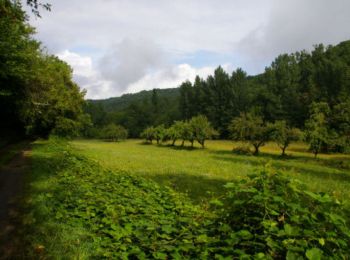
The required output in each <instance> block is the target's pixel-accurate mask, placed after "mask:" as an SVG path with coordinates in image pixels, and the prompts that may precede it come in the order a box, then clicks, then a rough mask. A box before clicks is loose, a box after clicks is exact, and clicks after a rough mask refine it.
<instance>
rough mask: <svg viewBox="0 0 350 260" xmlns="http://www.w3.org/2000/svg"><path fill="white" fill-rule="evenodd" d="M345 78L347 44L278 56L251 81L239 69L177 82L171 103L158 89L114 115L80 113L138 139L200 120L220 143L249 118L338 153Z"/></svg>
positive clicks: (347, 136) (344, 122)
mask: <svg viewBox="0 0 350 260" xmlns="http://www.w3.org/2000/svg"><path fill="white" fill-rule="evenodd" d="M349 75H350V41H345V42H342V43H340V44H338V45H336V46H327V47H325V46H323V45H322V44H320V45H316V46H315V47H314V49H313V50H312V51H311V52H308V51H300V52H296V53H292V54H282V55H279V56H278V57H277V58H276V59H275V60H274V61H273V62H272V64H271V65H270V66H269V67H266V69H265V71H264V73H262V74H259V75H256V76H249V75H247V73H246V72H245V71H244V70H242V69H241V68H238V69H236V70H235V71H233V72H232V73H231V74H228V73H227V72H226V71H225V70H223V68H222V67H218V68H217V69H216V70H215V71H214V74H213V75H210V76H208V77H207V78H206V79H202V78H200V77H199V76H197V77H196V78H195V80H194V82H193V83H192V82H190V81H186V82H183V83H182V84H181V86H180V88H179V89H178V91H179V95H177V96H176V97H174V98H172V97H171V96H166V97H164V98H159V95H158V93H162V90H156V89H154V90H153V91H152V95H151V96H150V97H147V98H146V97H145V98H144V99H141V100H139V101H137V102H132V103H131V104H129V106H127V107H126V108H124V109H122V110H119V111H112V112H107V111H105V109H104V107H103V102H101V103H99V104H98V105H95V104H94V103H89V104H88V109H86V111H88V112H89V113H90V114H91V117H92V120H93V122H96V124H95V125H96V126H97V128H98V127H101V126H103V125H106V124H108V123H109V122H113V123H116V124H120V125H122V126H124V127H125V128H127V129H128V130H129V134H130V136H131V137H139V135H140V133H141V132H142V131H143V129H145V128H147V127H148V126H152V125H153V126H156V125H162V124H163V125H164V126H165V127H169V126H171V125H172V124H173V122H175V121H188V120H190V119H191V118H192V117H195V116H198V115H204V116H206V117H207V118H208V120H209V122H210V123H211V125H212V126H213V128H214V129H216V130H217V131H218V133H219V136H220V138H224V139H230V138H231V134H232V133H231V131H230V126H231V122H232V119H233V118H237V117H239V116H240V115H241V114H244V115H246V116H247V117H249V115H255V116H257V117H258V118H259V120H261V121H262V122H263V124H264V125H267V124H268V123H274V122H276V121H284V122H285V123H283V124H286V125H287V126H288V128H290V129H296V128H297V129H301V130H307V131H304V134H305V135H307V137H305V139H307V140H311V139H314V140H318V142H319V143H318V144H316V143H317V142H316V141H314V143H315V145H312V147H318V148H317V150H318V151H321V150H322V151H325V152H332V151H336V152H344V151H346V150H347V149H349V146H350V78H349V77H350V76H349ZM174 96H175V95H174ZM257 124H258V125H259V124H260V122H257ZM312 129H313V130H312ZM317 135H318V136H319V137H318V138H316V139H315V138H314V137H315V136H317ZM320 136H322V138H320ZM321 139H322V141H320V140H321ZM312 149H315V148H312Z"/></svg>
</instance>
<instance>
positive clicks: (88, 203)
mask: <svg viewBox="0 0 350 260" xmlns="http://www.w3.org/2000/svg"><path fill="white" fill-rule="evenodd" d="M36 149H37V150H35V152H34V154H33V163H34V164H33V167H34V169H35V175H34V176H36V180H35V181H36V182H34V183H33V185H31V187H32V192H33V193H32V194H33V196H32V198H31V199H30V200H29V201H28V203H29V205H28V208H29V209H30V212H28V215H27V216H26V217H25V219H26V221H25V224H26V227H25V229H24V230H23V232H25V234H26V238H27V239H28V242H29V243H30V245H31V246H32V247H33V246H37V245H42V246H43V248H44V249H45V250H44V254H43V255H41V256H40V257H41V258H42V257H45V258H55V257H57V256H58V255H59V256H60V257H64V258H76V257H78V256H83V257H84V258H125V259H127V258H136V259H145V258H146V259H149V258H160V259H170V258H175V259H198V258H200V259H214V258H218V259H224V258H230V259H232V258H245V259H259V258H261V259H276V258H287V259H298V258H308V259H317V258H318V257H320V256H322V257H323V258H335V259H346V257H347V255H348V254H349V248H348V241H349V239H350V230H349V228H348V226H347V225H348V223H347V221H348V219H347V215H346V214H347V213H346V210H345V208H344V206H343V204H342V203H341V202H339V201H337V200H335V199H334V198H332V197H331V196H329V195H327V194H324V193H313V192H310V191H308V190H307V189H305V187H304V186H303V185H302V184H300V183H299V182H296V181H293V180H291V179H289V178H287V177H286V176H284V175H283V174H281V173H275V172H272V171H271V170H269V169H268V168H265V169H264V170H261V171H259V172H257V173H256V174H253V175H250V176H249V178H248V179H243V180H241V181H240V182H237V183H228V184H226V185H225V187H226V190H227V193H226V195H224V196H222V197H221V198H220V199H215V198H214V199H212V200H211V202H210V205H211V208H210V211H205V210H203V209H201V208H199V207H198V206H195V205H193V204H192V203H191V202H190V201H189V200H188V199H187V198H186V197H185V196H183V195H179V193H176V192H174V191H173V190H172V189H170V188H167V187H164V186H159V185H157V184H155V183H154V182H152V181H150V180H146V179H143V178H141V177H139V176H136V175H134V174H127V173H125V172H122V171H110V170H108V169H104V168H102V167H101V166H100V165H98V164H96V163H95V162H93V161H91V160H89V159H88V158H86V157H84V156H82V155H81V154H80V153H78V152H77V151H76V150H74V149H72V147H71V146H69V145H67V143H64V142H62V141H60V140H52V139H51V140H50V141H49V143H48V144H47V143H46V144H45V145H41V146H39V147H38V148H36ZM42 156H44V158H45V159H44V158H43V157H42ZM43 159H44V160H43ZM42 182H44V183H42ZM37 223H40V225H38V224H37ZM57 230H60V235H59V236H53V235H52V234H55V232H57ZM82 250H84V251H83V252H82ZM31 252H32V251H31ZM31 254H33V253H31ZM31 256H33V255H31ZM33 257H34V258H38V257H39V256H38V255H36V256H33Z"/></svg>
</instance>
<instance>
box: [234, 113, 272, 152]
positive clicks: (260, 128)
mask: <svg viewBox="0 0 350 260" xmlns="http://www.w3.org/2000/svg"><path fill="white" fill-rule="evenodd" d="M229 131H230V132H231V136H232V139H233V140H235V141H243V142H249V143H250V144H251V145H253V146H254V149H255V150H254V155H258V154H259V148H260V147H261V146H263V145H265V143H266V142H267V141H269V140H270V138H271V134H272V129H271V127H270V126H268V125H266V124H265V123H264V121H263V119H262V118H261V117H260V116H257V115H254V114H252V113H247V114H241V115H240V116H239V117H236V118H234V119H233V120H232V121H231V124H230V126H229Z"/></svg>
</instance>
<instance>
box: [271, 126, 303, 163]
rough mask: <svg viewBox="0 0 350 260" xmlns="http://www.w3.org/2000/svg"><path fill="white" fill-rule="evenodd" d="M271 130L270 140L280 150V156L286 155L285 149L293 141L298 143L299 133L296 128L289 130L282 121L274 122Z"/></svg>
mask: <svg viewBox="0 0 350 260" xmlns="http://www.w3.org/2000/svg"><path fill="white" fill-rule="evenodd" d="M271 128H272V129H273V132H272V140H274V141H275V142H276V143H277V145H278V146H279V148H281V150H282V156H285V155H286V149H287V147H288V146H289V144H290V143H291V142H293V141H298V140H299V138H300V136H301V131H300V130H299V129H297V128H290V127H289V126H288V125H287V122H286V121H284V120H281V121H276V122H275V123H274V124H272V125H271Z"/></svg>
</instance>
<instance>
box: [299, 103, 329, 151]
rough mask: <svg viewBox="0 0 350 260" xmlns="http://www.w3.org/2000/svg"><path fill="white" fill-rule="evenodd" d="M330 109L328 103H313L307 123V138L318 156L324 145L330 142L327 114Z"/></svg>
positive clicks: (311, 148)
mask: <svg viewBox="0 0 350 260" xmlns="http://www.w3.org/2000/svg"><path fill="white" fill-rule="evenodd" d="M329 113H330V109H329V106H328V104H327V103H325V102H320V103H312V104H311V106H310V118H309V119H308V120H307V121H306V123H305V140H306V141H307V142H308V143H309V144H310V150H311V151H312V153H313V154H314V155H315V158H316V157H317V154H318V153H319V152H320V151H321V149H322V147H323V146H325V145H327V143H328V142H329V137H330V135H329V130H328V127H327V116H328V115H329Z"/></svg>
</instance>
